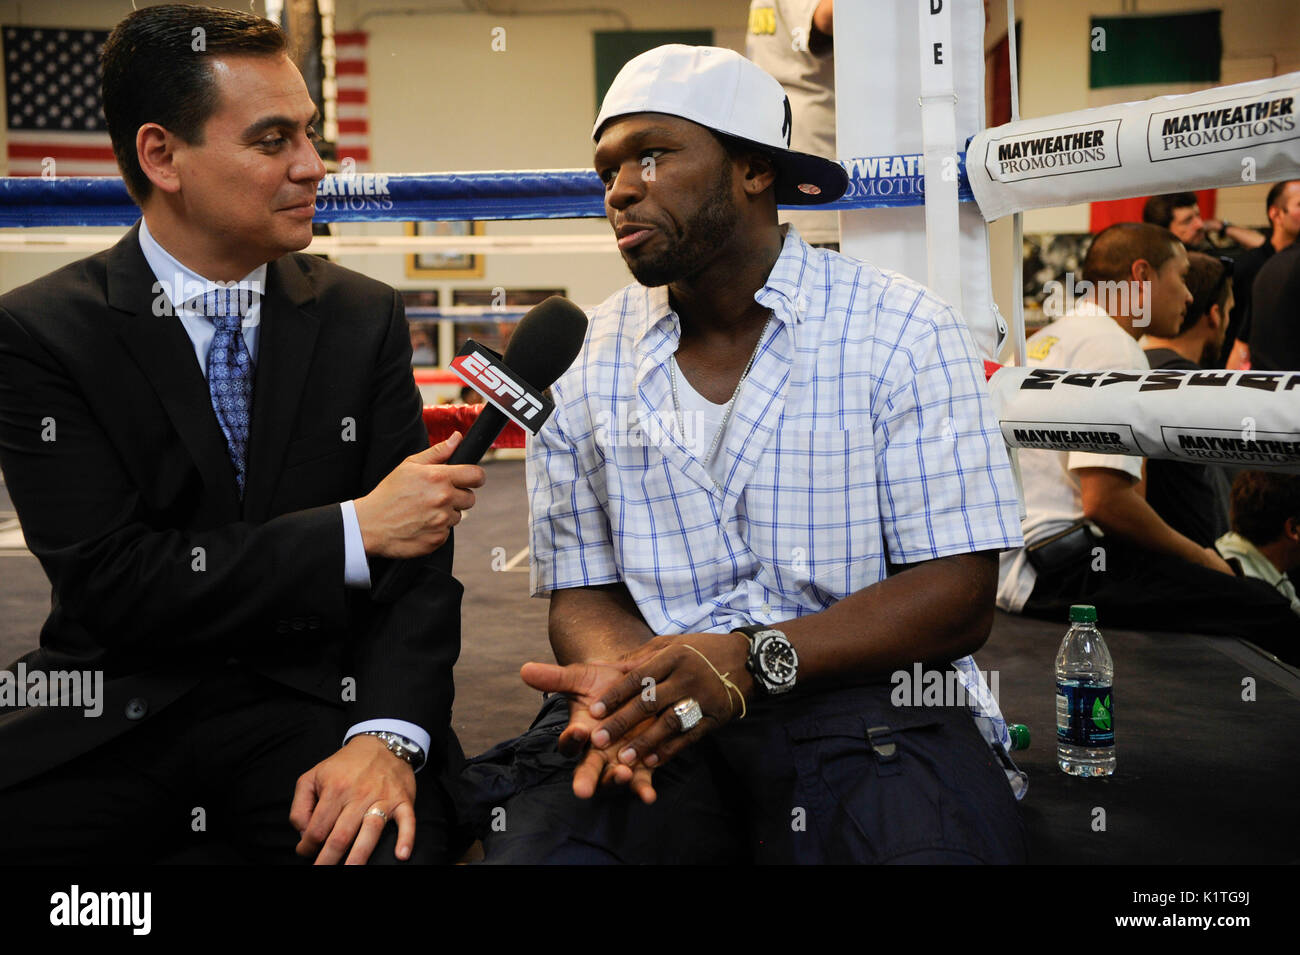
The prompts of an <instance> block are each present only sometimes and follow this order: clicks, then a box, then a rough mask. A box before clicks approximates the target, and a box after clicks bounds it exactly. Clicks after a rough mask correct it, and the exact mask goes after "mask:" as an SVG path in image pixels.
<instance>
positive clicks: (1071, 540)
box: [1025, 521, 1097, 577]
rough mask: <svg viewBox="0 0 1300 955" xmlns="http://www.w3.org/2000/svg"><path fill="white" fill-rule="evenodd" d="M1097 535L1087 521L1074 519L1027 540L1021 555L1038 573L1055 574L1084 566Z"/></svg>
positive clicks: (1051, 575)
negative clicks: (1048, 534) (1030, 541)
mask: <svg viewBox="0 0 1300 955" xmlns="http://www.w3.org/2000/svg"><path fill="white" fill-rule="evenodd" d="M1096 540H1097V538H1096V537H1095V536H1094V535H1093V533H1092V530H1091V529H1090V528H1089V527H1088V522H1087V521H1076V522H1075V523H1073V524H1071V525H1070V526H1069V527H1067V528H1066V529H1065V530H1063V531H1057V532H1056V533H1055V534H1053V535H1052V536H1051V537H1048V538H1046V539H1045V540H1041V541H1038V542H1036V543H1033V544H1028V545H1026V547H1025V557H1026V558H1027V559H1028V561H1029V564H1030V566H1031V567H1033V568H1034V570H1036V571H1037V572H1038V573H1039V574H1040V575H1043V576H1048V577H1055V576H1058V575H1060V574H1065V573H1069V572H1070V571H1076V572H1077V571H1078V570H1079V568H1080V567H1086V566H1087V564H1088V560H1089V558H1090V557H1091V556H1092V548H1093V547H1094V546H1095V544H1096Z"/></svg>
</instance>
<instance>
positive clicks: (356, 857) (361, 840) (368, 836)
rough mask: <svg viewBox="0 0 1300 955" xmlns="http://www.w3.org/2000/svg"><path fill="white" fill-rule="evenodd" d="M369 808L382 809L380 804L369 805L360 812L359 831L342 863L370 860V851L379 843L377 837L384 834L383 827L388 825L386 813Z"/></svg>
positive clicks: (357, 862) (363, 863)
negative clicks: (380, 813)
mask: <svg viewBox="0 0 1300 955" xmlns="http://www.w3.org/2000/svg"><path fill="white" fill-rule="evenodd" d="M371 809H383V807H382V806H379V805H375V806H371V807H370V809H367V810H366V811H365V812H364V813H362V814H361V831H360V832H358V833H357V838H356V841H355V842H353V843H352V851H351V852H349V853H348V857H347V859H346V860H345V861H344V863H343V864H344V865H365V864H366V863H367V862H368V861H369V860H370V853H372V852H374V851H375V846H376V845H378V844H379V837H380V836H382V835H383V834H384V827H385V826H387V825H388V816H387V814H385V815H383V816H381V815H379V814H378V813H376V812H371Z"/></svg>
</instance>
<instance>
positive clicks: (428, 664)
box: [0, 5, 483, 862]
mask: <svg viewBox="0 0 1300 955" xmlns="http://www.w3.org/2000/svg"><path fill="white" fill-rule="evenodd" d="M200 40H201V42H200ZM103 88H104V107H105V114H106V117H107V119H108V125H109V129H110V133H111V135H112V139H113V146H114V151H115V153H116V155H117V159H118V164H119V166H120V167H121V169H122V172H123V176H124V178H125V180H126V182H127V185H128V188H129V189H130V191H131V193H132V196H133V197H134V198H135V199H136V201H137V202H139V203H140V205H141V207H142V209H143V213H144V215H143V218H142V220H141V222H139V223H137V225H136V226H135V227H134V228H133V229H132V230H131V231H130V232H129V233H128V234H127V235H126V236H125V237H124V238H123V239H122V240H121V241H120V242H119V243H118V244H117V245H116V246H114V247H113V248H112V249H110V250H108V251H107V252H103V253H100V254H98V255H95V256H91V257H90V258H87V259H83V260H81V261H79V262H75V263H73V264H72V265H69V266H67V267H65V268H63V269H60V270H58V271H56V272H54V273H52V274H50V275H48V276H46V277H44V278H42V279H40V280H38V281H36V282H33V283H31V284H29V285H26V286H24V287H22V288H19V289H16V290H13V291H11V292H9V293H8V294H6V295H4V296H0V467H3V470H4V475H5V480H6V483H7V485H8V489H9V492H10V494H11V496H12V498H13V501H14V506H15V507H16V508H17V511H18V515H19V519H20V521H21V523H22V526H23V532H24V535H25V537H26V539H27V542H28V545H29V546H30V548H31V550H32V552H33V554H35V555H36V556H37V557H38V558H39V559H40V561H41V564H42V566H43V568H44V569H45V572H46V574H47V575H48V577H49V578H50V582H51V584H52V586H53V593H52V601H51V611H50V615H49V618H48V619H47V621H46V623H45V625H44V627H43V628H42V631H41V646H40V649H38V650H35V651H33V652H32V653H30V654H28V655H27V656H26V657H24V658H23V659H22V660H21V661H18V662H17V663H16V664H14V665H13V666H12V667H11V668H10V672H9V673H8V674H4V673H2V672H0V676H5V677H6V681H0V685H5V684H6V682H7V685H8V686H9V687H10V688H11V689H12V688H13V687H14V686H16V685H17V682H18V680H17V678H18V677H19V676H22V677H23V680H24V681H25V683H26V682H30V686H26V685H25V686H24V690H26V689H35V688H36V686H37V685H38V683H40V681H41V680H44V681H46V682H45V684H44V685H45V686H47V687H48V686H52V685H59V680H60V677H59V674H63V675H64V677H66V675H67V674H68V673H72V672H79V673H82V674H84V675H85V676H86V681H85V682H84V683H83V684H82V686H81V690H82V691H83V692H82V694H81V695H84V690H85V688H86V687H88V686H90V687H93V686H94V685H95V683H96V682H97V681H99V680H102V698H101V699H99V700H97V701H87V700H84V699H73V698H72V697H74V696H77V695H78V692H77V690H76V687H75V686H74V685H73V684H71V683H68V682H67V680H66V679H64V680H63V682H62V684H61V686H62V688H63V691H64V693H63V697H62V698H59V695H58V694H48V693H47V694H45V695H43V696H42V695H41V694H38V693H24V694H23V695H24V696H25V697H26V699H25V700H5V699H4V698H3V696H2V695H0V703H5V702H8V703H10V704H11V705H9V706H7V707H4V708H0V861H20V860H21V861H33V862H64V861H85V860H94V861H114V862H118V861H148V860H152V859H157V858H160V857H169V856H170V857H174V854H175V853H176V852H177V851H179V852H181V853H182V857H189V858H193V855H192V854H191V855H189V856H186V852H187V850H193V849H195V848H197V847H202V846H204V845H205V844H206V843H208V842H210V841H212V840H214V839H219V840H220V842H221V843H222V844H224V845H226V846H229V847H233V848H234V850H235V851H236V852H238V853H239V854H240V855H241V856H242V857H243V858H245V859H248V860H253V861H267V862H275V861H293V860H294V859H295V858H297V857H304V858H310V857H312V856H315V857H316V859H317V861H318V862H338V861H343V860H344V859H345V858H346V861H348V862H365V861H367V859H369V858H371V857H372V854H373V858H374V860H375V861H376V862H382V861H392V860H393V859H394V858H397V859H399V860H405V859H408V858H409V859H420V860H423V861H443V860H445V859H446V858H448V857H449V856H450V855H451V854H453V853H454V852H455V851H456V850H457V849H458V846H457V845H456V839H455V837H454V835H453V827H452V825H451V819H452V815H453V814H452V812H451V809H450V806H451V802H450V797H449V795H448V782H447V781H448V780H449V779H450V778H451V777H452V776H453V775H454V774H455V773H456V772H458V771H459V768H460V761H461V759H462V755H461V753H460V748H459V745H458V744H457V742H456V739H455V736H454V734H453V733H452V731H451V729H450V712H451V703H452V692H453V688H452V679H451V670H452V666H453V664H454V662H455V660H456V657H457V655H458V653H459V647H460V630H459V615H460V596H461V587H460V584H459V583H457V581H456V580H455V579H454V578H453V577H452V576H451V558H452V545H451V540H450V535H451V527H452V525H454V524H455V523H456V522H457V521H458V520H459V518H460V513H461V511H463V510H465V509H467V508H469V507H471V506H472V505H473V492H472V491H471V490H469V489H470V488H472V487H477V486H479V485H480V484H481V483H482V480H483V473H482V471H481V469H479V468H477V467H474V466H470V465H459V466H451V465H446V464H444V463H443V462H445V460H446V459H447V458H448V457H449V456H450V453H451V451H452V450H453V449H454V447H455V444H456V441H457V439H456V438H454V437H453V439H452V440H451V441H449V442H446V443H444V444H443V445H439V446H437V447H434V448H429V447H428V437H427V434H426V432H425V430H424V426H423V422H422V414H421V402H420V398H419V392H418V390H417V389H416V387H415V384H414V381H413V380H412V378H411V373H410V359H411V350H410V341H409V335H408V329H407V324H406V320H405V315H404V312H403V309H402V302H401V299H400V297H398V295H397V294H396V293H395V292H394V291H393V290H392V289H391V288H388V287H387V286H384V285H382V284H380V283H378V282H375V281H372V280H370V279H367V278H365V277H364V276H361V275H359V274H357V273H354V272H351V271H349V270H347V269H343V268H340V267H338V266H335V265H332V264H330V263H327V262H324V261H322V260H320V259H317V258H313V257H311V256H307V255H300V254H294V253H295V252H296V250H298V249H302V248H303V247H305V246H306V245H307V244H308V243H309V242H310V240H311V221H312V214H313V212H314V200H315V192H316V184H317V183H318V182H319V181H320V180H321V178H322V177H323V176H324V175H325V169H324V167H323V166H322V165H321V162H320V158H319V156H318V155H317V153H316V150H315V147H314V145H313V142H312V140H313V137H314V132H313V130H312V127H311V123H312V121H313V119H314V113H315V108H314V105H313V103H312V101H311V99H310V97H309V95H308V93H307V89H306V86H305V85H304V83H303V80H302V76H301V75H300V74H299V72H298V70H297V69H296V67H294V65H293V64H292V62H291V61H290V60H289V59H288V58H287V57H286V56H285V53H284V37H283V34H281V33H280V31H279V30H278V28H276V27H275V26H274V24H271V23H270V22H268V21H266V20H262V19H260V18H257V17H254V16H251V15H248V14H242V13H236V12H232V11H228V10H218V9H211V8H203V7H192V6H181V5H172V6H160V7H149V8H146V9H144V10H140V11H137V12H135V13H132V14H131V15H130V16H128V17H127V18H126V19H125V20H123V21H122V22H121V23H120V24H119V25H118V27H117V28H116V29H115V30H114V32H113V34H112V35H111V36H110V37H109V40H108V41H107V43H106V44H105V48H104V53H103ZM32 674H39V675H40V679H35V678H33V677H32ZM33 680H34V682H32V681H33ZM49 681H54V682H53V683H51V682H49ZM23 702H25V703H27V705H25V706H22V705H18V704H20V703H23ZM88 703H93V706H92V705H84V704H88ZM95 710H98V711H99V714H98V715H91V714H92V713H94V711H95ZM341 744H342V745H341ZM417 771H419V773H420V776H419V778H420V798H419V800H418V801H417V800H416V798H415V795H416V775H415V773H416V772H417ZM417 820H418V829H417ZM390 822H392V823H395V825H389V823H390ZM290 823H292V826H293V828H290ZM294 829H297V831H298V834H297V836H295V834H294V831H293V830H294ZM295 842H296V843H297V844H296V846H295ZM295 850H296V852H297V856H295ZM413 852H414V853H415V854H414V855H413V854H412V853H413Z"/></svg>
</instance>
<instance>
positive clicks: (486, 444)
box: [447, 401, 510, 464]
mask: <svg viewBox="0 0 1300 955" xmlns="http://www.w3.org/2000/svg"><path fill="white" fill-rule="evenodd" d="M509 420H510V419H509V418H507V417H506V413H505V412H504V411H502V410H501V409H500V408H498V407H497V406H496V405H494V404H492V403H491V402H490V401H489V402H487V403H485V404H484V405H483V410H482V411H480V412H479V413H478V418H476V419H475V420H474V423H473V424H472V425H470V426H469V430H468V431H466V432H465V435H464V437H462V438H461V441H460V444H458V445H457V446H456V450H455V451H453V452H452V453H451V457H450V458H448V459H447V463H448V464H478V462H479V461H480V460H481V459H482V457H483V455H485V454H487V452H488V448H490V447H492V442H493V441H495V440H496V439H497V435H499V434H500V433H501V432H502V431H504V430H505V427H506V422H507V421H509Z"/></svg>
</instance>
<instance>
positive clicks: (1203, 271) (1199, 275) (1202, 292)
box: [1178, 252, 1232, 335]
mask: <svg viewBox="0 0 1300 955" xmlns="http://www.w3.org/2000/svg"><path fill="white" fill-rule="evenodd" d="M1231 262H1232V260H1231V259H1229V260H1228V261H1227V262H1226V263H1225V262H1224V260H1223V259H1221V258H1219V257H1217V256H1214V255H1206V254H1205V253H1204V252H1188V253H1187V291H1189V292H1191V293H1192V304H1191V305H1188V306H1187V313H1186V314H1185V315H1184V316H1183V324H1182V325H1180V326H1179V327H1178V334H1179V335H1182V334H1183V333H1184V332H1188V331H1190V330H1191V329H1193V328H1195V327H1196V323H1197V322H1199V321H1200V320H1201V319H1202V318H1203V317H1204V316H1205V314H1206V313H1207V312H1209V310H1210V308H1211V307H1212V306H1214V305H1217V306H1219V309H1220V311H1222V309H1223V307H1224V306H1225V305H1227V304H1228V293H1229V292H1231V291H1232V273H1231V271H1229V269H1230V267H1231Z"/></svg>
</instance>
